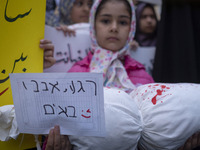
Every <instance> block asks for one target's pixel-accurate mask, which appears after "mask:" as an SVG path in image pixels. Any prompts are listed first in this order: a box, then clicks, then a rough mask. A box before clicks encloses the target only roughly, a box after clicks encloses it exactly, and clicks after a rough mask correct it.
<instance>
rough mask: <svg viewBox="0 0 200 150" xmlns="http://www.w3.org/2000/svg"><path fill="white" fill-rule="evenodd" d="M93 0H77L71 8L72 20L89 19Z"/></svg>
mask: <svg viewBox="0 0 200 150" xmlns="http://www.w3.org/2000/svg"><path fill="white" fill-rule="evenodd" d="M92 3H93V1H92V0H76V1H75V2H74V5H73V7H72V10H71V20H72V22H73V23H81V22H88V21H89V13H90V8H91V7H92Z"/></svg>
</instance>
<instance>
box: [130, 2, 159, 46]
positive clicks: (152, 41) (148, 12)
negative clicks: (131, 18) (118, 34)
mask: <svg viewBox="0 0 200 150" xmlns="http://www.w3.org/2000/svg"><path fill="white" fill-rule="evenodd" d="M157 27H158V19H157V15H156V12H155V9H154V5H152V4H149V3H145V2H139V3H138V4H137V8H136V34H135V38H134V41H133V42H132V43H131V47H132V48H133V49H136V48H137V47H138V46H146V47H147V46H156V38H157Z"/></svg>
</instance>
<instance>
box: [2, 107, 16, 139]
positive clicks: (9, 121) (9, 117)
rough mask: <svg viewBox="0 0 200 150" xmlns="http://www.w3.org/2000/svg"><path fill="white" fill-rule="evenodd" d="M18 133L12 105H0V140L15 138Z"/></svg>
mask: <svg viewBox="0 0 200 150" xmlns="http://www.w3.org/2000/svg"><path fill="white" fill-rule="evenodd" d="M18 135H19V131H18V128H17V121H16V117H15V109H14V106H13V105H5V106H2V107H0V141H8V140H9V139H10V138H13V139H16V138H17V136H18Z"/></svg>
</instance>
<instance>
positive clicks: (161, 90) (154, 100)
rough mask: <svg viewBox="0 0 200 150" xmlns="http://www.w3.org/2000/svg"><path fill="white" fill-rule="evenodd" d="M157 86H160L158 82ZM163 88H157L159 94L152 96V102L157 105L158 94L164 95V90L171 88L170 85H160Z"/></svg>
mask: <svg viewBox="0 0 200 150" xmlns="http://www.w3.org/2000/svg"><path fill="white" fill-rule="evenodd" d="M155 86H158V84H156V85H155ZM160 87H161V89H158V90H156V92H157V94H156V95H155V96H154V97H153V98H152V100H151V102H152V103H153V104H154V105H156V103H157V96H158V95H162V94H163V92H165V91H164V89H170V88H169V87H166V86H165V85H160Z"/></svg>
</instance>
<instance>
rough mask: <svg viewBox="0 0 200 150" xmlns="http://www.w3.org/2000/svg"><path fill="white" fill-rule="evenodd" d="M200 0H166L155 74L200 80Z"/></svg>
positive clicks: (162, 78)
mask: <svg viewBox="0 0 200 150" xmlns="http://www.w3.org/2000/svg"><path fill="white" fill-rule="evenodd" d="M199 16H200V1H197V0H183V1H177V0H163V5H162V14H161V21H160V24H159V31H158V38H157V40H158V42H157V47H156V55H155V60H154V67H153V68H154V69H153V77H154V79H155V80H156V81H157V82H168V83H177V82H189V83H200V61H199V59H200V42H199V37H200V19H199Z"/></svg>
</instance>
